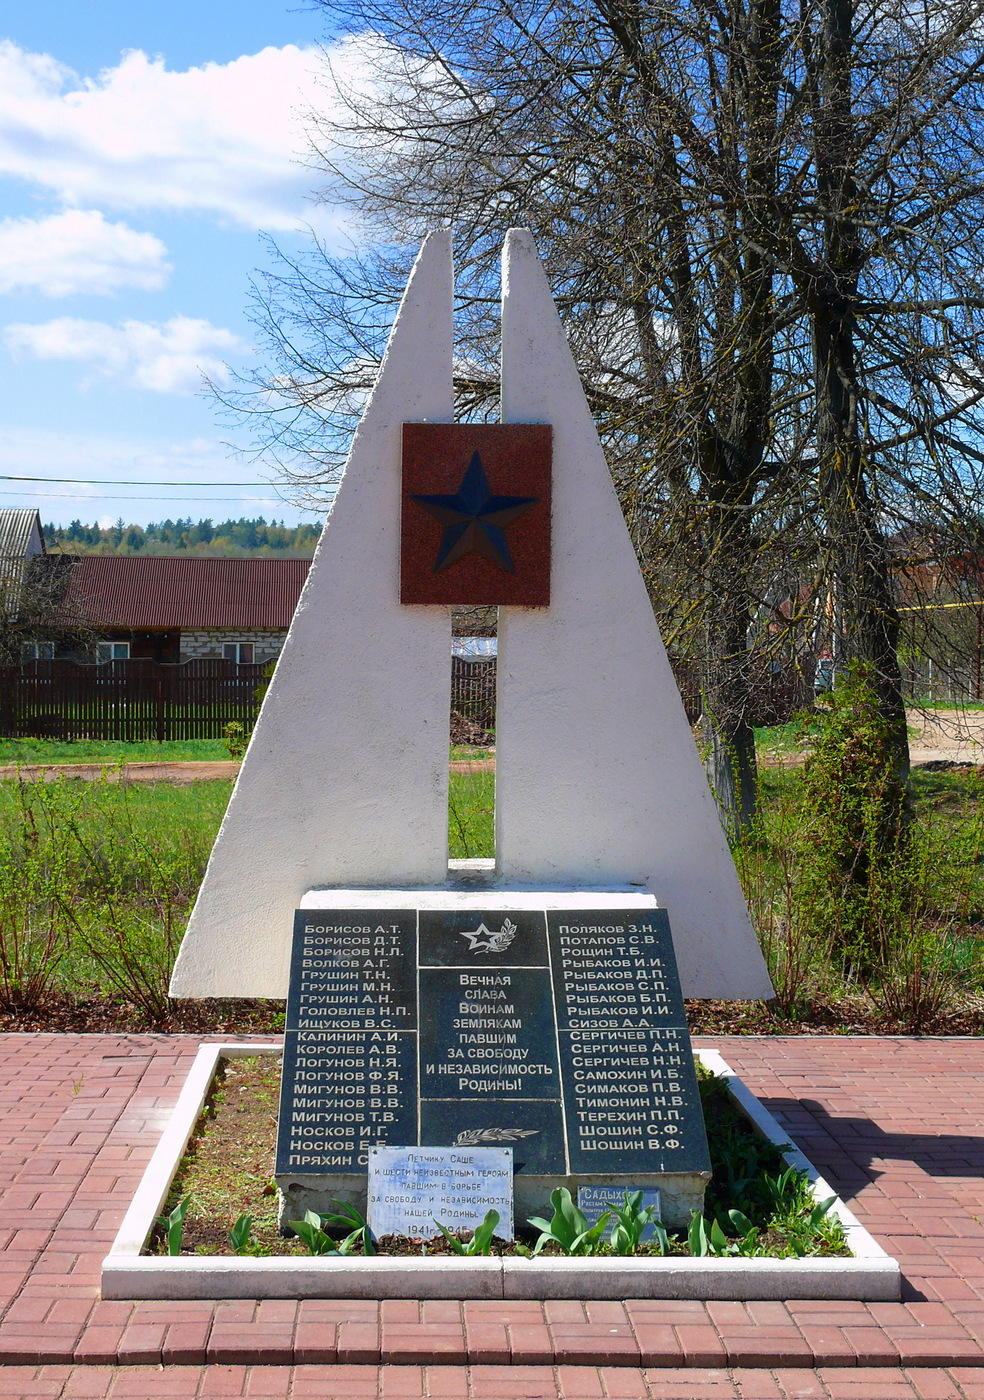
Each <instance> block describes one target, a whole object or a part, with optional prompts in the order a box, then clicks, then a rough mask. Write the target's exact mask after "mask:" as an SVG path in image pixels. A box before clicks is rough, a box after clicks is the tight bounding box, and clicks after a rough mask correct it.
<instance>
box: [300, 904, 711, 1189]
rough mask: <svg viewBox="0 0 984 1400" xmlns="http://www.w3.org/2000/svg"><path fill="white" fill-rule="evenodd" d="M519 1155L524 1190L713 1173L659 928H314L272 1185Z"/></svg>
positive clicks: (316, 917) (533, 914) (612, 913)
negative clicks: (538, 1183)
mask: <svg viewBox="0 0 984 1400" xmlns="http://www.w3.org/2000/svg"><path fill="white" fill-rule="evenodd" d="M416 1144H419V1145H421V1146H424V1145H427V1146H442V1145H443V1146H467V1145H470V1146H477V1145H509V1146H511V1147H512V1148H513V1153H514V1163H515V1169H516V1171H517V1173H520V1174H523V1175H538V1176H540V1175H542V1176H565V1175H569V1174H574V1175H578V1176H604V1177H628V1178H634V1177H638V1176H640V1175H646V1174H663V1173H666V1172H691V1171H705V1170H707V1169H708V1165H709V1164H708V1156H707V1142H706V1138H705V1135H704V1126H703V1119H702V1116H701V1111H700V1100H699V1096H698V1091H697V1082H696V1075H695V1073H694V1066H693V1057H692V1053H691V1049H690V1038H689V1035H688V1032H687V1024H686V1019H685V1016H684V1009H683V998H682V995H681V991H680V984H679V979H678V976H677V971H676V961H675V958H674V955H673V944H672V939H671V936H670V927H669V920H668V918H667V916H666V914H665V912H664V911H662V910H653V909H650V908H635V909H617V910H610V909H603V910H598V909H589V910H565V911H549V912H545V911H543V910H534V911H530V910H513V911H507V912H502V911H496V912H494V913H493V912H489V911H485V912H482V911H458V910H455V911H447V910H421V911H420V912H419V914H418V913H416V912H413V911H397V912H392V911H380V910H372V911H345V912H342V913H339V912H337V911H336V912H332V913H323V912H320V911H301V912H300V913H298V915H297V922H296V925H295V935H294V949H293V959H292V966H291V986H290V996H289V1000H288V1018H287V1032H286V1043H285V1055H284V1079H283V1090H282V1096H281V1118H280V1131H279V1136H278V1155H277V1172H278V1174H290V1175H293V1174H304V1173H316V1174H319V1175H323V1174H327V1173H332V1172H347V1173H351V1172H362V1171H364V1170H365V1169H366V1163H367V1151H368V1148H369V1147H370V1146H376V1145H384V1146H385V1145H389V1146H412V1145H416Z"/></svg>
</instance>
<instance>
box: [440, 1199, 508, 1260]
mask: <svg viewBox="0 0 984 1400" xmlns="http://www.w3.org/2000/svg"><path fill="white" fill-rule="evenodd" d="M498 1223H499V1212H498V1211H497V1210H490V1211H489V1212H488V1214H487V1215H486V1217H485V1219H484V1220H483V1221H482V1223H481V1225H478V1226H477V1227H476V1228H475V1230H474V1231H473V1232H472V1237H471V1239H470V1240H460V1239H459V1238H458V1236H457V1235H455V1234H452V1232H451V1231H450V1230H449V1229H448V1227H447V1226H446V1225H442V1224H441V1222H440V1221H439V1220H435V1221H434V1224H435V1225H436V1226H437V1228H438V1229H439V1230H440V1232H441V1234H442V1235H443V1236H444V1238H445V1239H446V1240H447V1242H448V1244H449V1245H450V1246H451V1248H452V1249H453V1250H454V1252H455V1254H470V1255H477V1254H481V1255H486V1254H491V1253H492V1237H493V1235H494V1234H495V1227H496V1226H497V1225H498Z"/></svg>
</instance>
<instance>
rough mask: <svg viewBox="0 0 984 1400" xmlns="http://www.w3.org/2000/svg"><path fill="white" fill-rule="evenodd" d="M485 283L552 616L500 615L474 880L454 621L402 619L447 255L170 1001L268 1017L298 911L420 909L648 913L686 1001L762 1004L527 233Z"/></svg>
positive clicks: (443, 322) (344, 502)
mask: <svg viewBox="0 0 984 1400" xmlns="http://www.w3.org/2000/svg"><path fill="white" fill-rule="evenodd" d="M502 285H503V293H502V419H503V422H504V423H507V424H549V425H551V427H552V436H553V464H552V520H551V531H552V555H551V558H552V563H551V568H550V577H549V599H550V601H549V606H546V607H529V608H528V607H503V608H501V609H500V615H499V671H498V675H499V679H498V695H497V720H496V795H495V809H496V858H495V868H494V871H490V872H489V879H488V882H487V883H486V884H485V886H484V888H482V889H481V890H476V889H474V888H471V889H469V890H467V891H466V890H462V889H461V881H460V877H459V875H458V874H457V872H455V871H451V872H449V869H448V858H447V830H448V824H447V784H448V713H449V699H450V666H451V646H450V615H449V608H448V607H447V606H445V605H439V604H433V603H431V604H405V603H401V602H400V587H401V583H400V577H401V561H400V518H401V441H402V428H403V425H404V424H407V423H431V424H438V423H451V422H452V420H453V401H452V385H451V367H452V292H453V272H452V265H451V242H450V235H449V234H448V233H445V232H441V233H432V234H430V235H429V236H428V238H427V239H426V241H425V243H424V246H423V248H422V250H421V253H420V256H419V257H418V259H417V262H416V264H415V266H414V269H413V272H412V274H411V277H410V281H409V283H408V285H407V290H406V293H405V295H404V298H403V302H402V305H401V307H400V310H399V313H398V315H397V318H396V322H395V325H394V327H393V332H392V335H391V337H390V342H389V345H388V348H387V351H386V354H385V356H384V359H383V362H382V365H381V367H380V372H379V378H378V381H377V384H376V387H375V389H374V391H373V394H372V397H371V399H370V401H369V404H368V407H367V409H366V412H365V416H364V418H363V420H362V422H361V424H360V426H359V428H358V430H357V432H356V434H355V438H354V440H353V443H352V449H351V453H350V456H349V460H348V464H347V466H346V470H345V475H344V478H343V481H342V484H341V486H340V488H339V491H338V494H337V496H336V499H335V502H334V505H333V507H332V510H331V513H330V515H329V517H328V520H327V522H326V525H325V529H324V533H323V535H322V538H321V542H320V544H319V546H318V550H317V553H316V554H315V557H314V561H313V563H312V566H311V571H310V574H309V576H308V580H307V584H306V586H305V588H304V592H303V594H302V595H301V600H300V603H299V604H298V608H297V613H296V615H295V617H294V621H293V624H292V626H291V629H290V632H289V634H288V637H287V640H286V643H285V645H284V649H283V652H282V654H281V657H280V661H279V663H278V665H277V669H276V673H275V675H274V678H273V681H272V682H271V685H270V688H269V690H268V693H267V696H266V699H265V700H264V703H263V707H262V710H261V712H260V716H259V718H258V720H257V724H256V728H255V730H254V734H253V737H252V740H251V742H250V745H249V749H248V751H247V754H246V757H245V759H244V762H243V766H242V771H241V773H240V776H239V780H238V782H237V784H236V788H235V791H234V792H233V795H232V800H231V802H230V804H229V809H228V812H227V814H226V817H225V820H224V821H223V823H222V827H221V830H220V832H219V836H218V839H217V840H216V843H215V848H214V850H213V852H212V857H211V860H210V861H209V865H208V869H207V871H206V875H205V879H204V882H203V884H202V888H201V891H200V893H199V896H198V901H197V903H196V905H195V908H194V911H193V913H192V917H191V921H190V923H189V926H188V932H187V934H186V936H185V940H184V943H183V945H182V948H181V952H180V954H179V957H178V960H177V963H176V965H175V969H174V975H173V978H172V982H171V993H172V995H174V996H179V997H206V996H216V997H219V996H221V997H231V996H256V997H283V996H285V995H286V992H287V982H288V969H289V960H290V948H291V936H292V927H293V925H292V911H293V910H294V909H296V908H298V907H305V908H316V909H328V908H337V909H359V908H370V907H371V908H377V909H378V908H380V907H387V906H388V907H391V908H393V907H407V906H412V905H414V904H415V903H416V904H420V903H425V904H426V905H427V907H430V908H438V907H448V908H453V907H463V906H467V907H475V908H481V909H495V908H500V909H518V908H542V907H544V905H546V906H547V907H548V908H549V907H555V908H572V907H573V908H584V907H586V906H590V905H594V906H595V907H598V908H604V907H611V908H617V907H631V906H638V905H640V904H651V905H660V906H663V907H665V908H666V909H667V910H668V913H669V916H670V921H671V926H672V931H673V941H674V945H675V948H676V955H677V960H678V963H679V968H680V976H681V981H682V984H683V990H684V992H685V993H686V994H687V995H689V996H697V997H769V996H771V995H772V988H771V985H770V983H769V978H768V974H767V971H766V968H765V964H764V961H763V958H762V954H761V952H760V950H759V947H758V943H757V941H756V939H755V936H754V933H753V931H752V928H751V926H750V923H749V920H748V915H747V912H746V909H745V905H744V901H743V899H742V895H741V890H740V887H739V884H738V879H737V875H736V873H735V869H734V865H733V863H732V861H731V857H730V854H729V851H728V848H727V843H726V841H725V839H724V836H723V833H722V829H721V824H720V821H719V820H718V815H717V811H716V808H715V804H714V800H713V798H712V796H711V793H710V791H709V789H708V786H707V782H706V779H705V775H704V771H703V768H702V766H701V763H700V760H699V757H698V754H697V751H696V748H695V746H694V742H693V737H692V735H691V732H690V728H689V725H688V723H687V719H686V715H685V713H684V709H683V705H682V703H681V700H680V696H679V692H678V690H677V687H676V684H675V682H674V679H673V675H672V672H671V670H670V666H669V663H668V661H667V658H666V653H665V650H664V648H663V644H662V641H661V639H660V636H659V632H658V629H657V627H656V623H655V620H654V618H653V613H652V608H651V606H650V603H649V599H648V597H647V594H646V589H645V585H644V582H643V579H642V575H641V573H640V570H639V567H638V563H637V561H636V557H635V552H634V549H633V546H632V542H631V540H630V538H629V534H628V531H627V529H626V526H625V523H624V520H623V517H622V514H621V510H620V508H619V505H618V500H617V497H616V495H615V491H614V488H613V485H612V481H611V476H610V473H609V471H608V467H607V465H606V462H605V458H604V454H603V452H602V450H601V446H600V443H599V441H598V437H597V434H596V432H595V429H594V425H593V422H592V419H591V414H590V411H589V409H588V406H587V403H586V401H585V397H584V394H583V391H582V388H581V385H580V381H579V378H578V374H577V370H576V367H575V365H574V361H573V358H572V356H571V353H570V350H569V348H568V345H567V341H566V338H565V335H564V331H563V328H562V326H561V324H560V321H559V318H558V316H557V313H556V310H555V308H554V305H553V302H552V299H551V296H550V292H549V288H548V286H547V283H546V279H545V277H544V274H543V271H542V269H541V267H540V264H539V261H538V259H537V256H536V252H535V249H534V247H533V243H532V239H531V238H530V236H529V234H527V233H525V232H523V231H521V230H513V231H511V232H510V233H509V234H508V236H507V239H506V244H505V250H504V255H503V284H502ZM478 470H479V473H480V471H481V468H479V469H478ZM469 473H470V474H471V477H470V480H471V487H470V488H469V487H468V481H469V478H466V479H464V480H463V481H462V484H461V487H460V489H459V495H458V497H456V498H455V500H457V499H459V498H461V499H464V495H465V492H466V489H475V476H474V473H475V467H474V462H473V463H472V465H471V466H470V467H469ZM479 480H480V484H481V487H482V488H483V489H486V488H488V490H494V489H495V488H496V482H495V480H494V479H491V486H489V482H487V481H485V480H484V479H481V477H480V476H479ZM500 489H502V488H500ZM412 499H414V500H417V501H426V502H427V503H430V506H431V513H432V514H434V513H436V514H440V509H441V507H440V506H439V505H438V506H434V505H433V503H434V502H436V501H439V502H446V501H450V500H451V497H450V496H442V497H437V496H433V495H431V496H428V497H426V498H425V497H423V496H415V497H413V498H412ZM526 499H527V498H526V497H519V496H492V495H489V494H486V496H485V500H486V502H491V505H486V506H485V507H484V509H485V510H486V512H488V511H489V510H491V509H492V507H494V506H496V505H497V506H499V507H500V508H502V510H503V512H504V513H503V515H502V520H504V521H505V520H506V519H509V520H510V521H511V520H512V517H513V516H519V515H520V514H521V513H522V509H523V502H525V500H526ZM507 506H508V507H509V510H506V507H507ZM424 508H425V509H426V508H427V506H426V505H425V507H424ZM510 512H511V513H510ZM487 518H488V519H489V520H492V519H493V518H495V517H493V516H491V515H488V516H487ZM506 533H507V534H508V531H507V532H506ZM498 538H501V536H500V537H498ZM446 539H451V535H448V536H446ZM485 548H492V546H489V545H486V546H485ZM459 552H460V547H459ZM504 557H505V558H508V552H507V553H506V555H505V556H504ZM440 562H441V561H440V558H439V560H438V565H436V566H435V572H437V570H438V567H439V566H440Z"/></svg>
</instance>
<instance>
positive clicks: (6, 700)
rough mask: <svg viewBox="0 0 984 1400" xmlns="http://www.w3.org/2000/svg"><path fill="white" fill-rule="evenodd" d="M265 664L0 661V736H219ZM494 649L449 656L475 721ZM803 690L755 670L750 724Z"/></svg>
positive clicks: (456, 692) (795, 703)
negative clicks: (13, 664)
mask: <svg viewBox="0 0 984 1400" xmlns="http://www.w3.org/2000/svg"><path fill="white" fill-rule="evenodd" d="M672 664H673V671H674V674H675V676H676V680H677V684H678V685H679V687H680V691H681V694H682V696H683V701H684V705H685V707H686V710H687V716H688V718H689V719H690V721H691V723H693V722H694V721H695V720H696V719H697V718H698V717H699V716H700V711H701V700H700V674H699V668H698V666H697V665H696V664H694V663H691V662H689V661H686V660H682V659H680V658H673V661H672ZM265 669H266V666H265V665H253V666H240V665H238V664H237V663H236V662H234V661H220V660H215V659H209V660H202V661H183V662H180V663H179V664H175V665H167V664H164V663H161V662H157V661H142V660H134V661H107V662H104V663H102V664H101V665H87V664H85V663H80V662H75V661H32V662H28V663H27V664H25V665H24V666H21V667H19V668H8V669H0V736H2V737H4V738H50V739H117V740H123V741H124V742H128V743H135V742H139V741H142V740H148V739H156V740H164V739H218V738H221V737H222V730H223V728H224V727H225V725H227V724H229V723H230V722H231V721H236V722H238V723H239V724H242V725H244V726H246V728H249V726H250V725H251V724H252V723H253V720H254V719H255V718H256V712H257V710H258V708H259V699H258V696H257V693H256V692H257V690H258V689H259V688H260V686H261V684H262V682H263V681H264V679H265V677H264V674H263V673H264V671H265ZM495 677H496V662H495V657H485V658H482V659H480V660H474V661H470V660H466V659H465V658H463V657H460V656H454V657H452V658H451V709H452V711H453V712H454V713H456V714H458V715H461V716H462V717H463V718H465V719H466V720H468V721H470V722H471V723H473V724H475V725H477V726H478V727H479V728H480V729H483V730H493V729H494V728H495ZM810 694H811V692H810V691H809V689H808V687H806V685H805V683H804V681H803V678H802V675H801V674H800V673H798V672H793V671H790V672H788V673H783V674H770V673H768V672H765V671H763V673H762V674H761V675H760V676H759V677H757V678H756V682H755V684H754V685H753V687H752V694H751V697H750V698H751V707H752V710H753V712H754V713H753V714H752V716H751V719H752V723H754V724H775V723H778V722H781V721H782V720H785V719H788V718H789V716H790V715H791V714H792V713H793V712H794V711H795V710H796V709H798V708H799V707H800V706H802V705H803V704H805V703H807V701H808V699H809V698H810Z"/></svg>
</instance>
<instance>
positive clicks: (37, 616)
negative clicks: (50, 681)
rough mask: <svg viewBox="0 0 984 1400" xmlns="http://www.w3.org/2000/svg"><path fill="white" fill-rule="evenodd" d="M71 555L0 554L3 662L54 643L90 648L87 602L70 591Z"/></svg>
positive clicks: (13, 662) (0, 648)
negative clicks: (10, 556)
mask: <svg viewBox="0 0 984 1400" xmlns="http://www.w3.org/2000/svg"><path fill="white" fill-rule="evenodd" d="M74 563H75V559H74V557H73V556H71V555H64V554H38V555H36V556H35V557H33V558H30V559H2V560H0V667H4V666H18V665H20V664H21V662H22V661H23V660H24V659H26V658H29V657H30V656H33V655H34V654H36V653H41V654H42V655H43V654H44V652H45V651H46V650H51V651H52V652H53V651H54V649H55V648H56V647H65V646H68V647H71V648H72V649H74V650H79V651H81V650H86V649H87V648H88V647H90V646H91V645H92V643H93V642H94V640H95V632H94V630H93V627H92V624H91V623H90V622H89V621H88V620H87V618H86V617H85V608H84V602H83V601H82V600H79V599H77V600H75V601H72V600H70V599H69V598H68V597H67V596H66V590H67V585H68V580H69V572H70V570H71V568H72V566H73V565H74Z"/></svg>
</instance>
